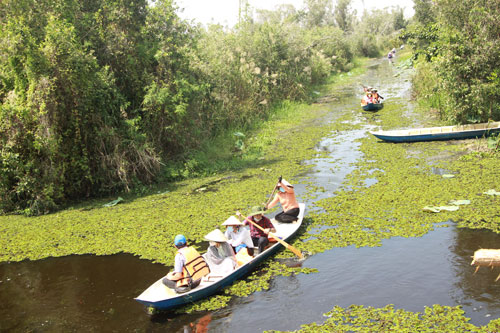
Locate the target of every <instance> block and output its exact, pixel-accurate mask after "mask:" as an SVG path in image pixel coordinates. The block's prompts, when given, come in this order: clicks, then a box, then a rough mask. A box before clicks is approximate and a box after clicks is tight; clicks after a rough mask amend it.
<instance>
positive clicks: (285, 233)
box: [135, 203, 305, 310]
mask: <svg viewBox="0 0 500 333" xmlns="http://www.w3.org/2000/svg"><path fill="white" fill-rule="evenodd" d="M299 209H300V213H299V215H298V220H297V221H296V222H293V223H279V222H277V221H275V220H274V219H273V220H272V223H273V225H274V227H275V229H276V232H275V233H274V235H276V236H277V237H279V238H280V239H281V240H283V241H288V240H289V239H290V238H292V237H293V236H294V235H295V234H296V233H297V231H298V230H299V228H300V226H301V225H302V220H303V218H304V212H305V204H304V203H300V204H299ZM282 247H283V245H282V244H281V243H280V242H276V243H274V244H273V243H271V245H270V246H269V247H268V248H267V249H266V250H264V251H263V252H262V253H259V254H257V255H256V256H255V257H253V258H252V259H251V260H250V261H248V262H246V263H244V264H242V265H241V266H238V267H236V269H235V270H234V271H232V272H231V273H229V274H227V275H225V276H221V275H220V274H218V273H213V272H211V273H209V274H208V275H206V276H205V277H203V278H202V280H201V282H200V284H199V285H198V286H197V287H196V288H194V289H191V290H190V291H188V292H186V293H180V294H179V293H177V292H175V291H174V290H173V289H171V288H168V287H167V286H165V285H164V284H163V282H162V280H163V277H162V278H161V279H159V280H158V281H156V282H155V283H153V284H152V285H151V286H150V287H149V288H148V289H146V290H145V291H144V292H143V293H142V294H140V295H139V296H138V297H136V298H135V300H136V301H138V302H139V303H142V304H144V305H146V306H150V307H153V308H154V309H158V310H170V309H174V308H176V307H180V306H183V305H186V304H189V303H193V302H195V301H198V300H200V299H202V298H206V297H209V296H211V295H213V294H215V293H217V292H218V291H220V290H222V289H223V288H225V287H227V286H229V285H231V284H233V282H235V281H236V280H238V279H241V278H243V277H244V276H246V275H247V274H249V273H250V272H252V271H253V270H254V269H255V267H257V265H259V264H260V263H261V262H262V261H264V260H266V259H267V258H269V257H270V256H271V255H273V254H275V253H276V252H277V251H278V250H279V249H280V248H282Z"/></svg>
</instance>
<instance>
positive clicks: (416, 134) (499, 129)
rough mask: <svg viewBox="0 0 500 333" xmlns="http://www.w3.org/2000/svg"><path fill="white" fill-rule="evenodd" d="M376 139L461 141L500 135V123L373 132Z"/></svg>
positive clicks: (389, 140) (391, 140)
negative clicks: (495, 134)
mask: <svg viewBox="0 0 500 333" xmlns="http://www.w3.org/2000/svg"><path fill="white" fill-rule="evenodd" d="M370 133H371V134H372V135H374V136H375V137H377V138H379V139H381V140H384V141H388V142H416V141H437V140H460V139H473V138H481V137H487V136H489V135H491V134H494V133H500V122H499V121H496V122H490V123H481V124H470V125H456V126H442V127H427V128H417V129H405V130H391V131H371V132H370Z"/></svg>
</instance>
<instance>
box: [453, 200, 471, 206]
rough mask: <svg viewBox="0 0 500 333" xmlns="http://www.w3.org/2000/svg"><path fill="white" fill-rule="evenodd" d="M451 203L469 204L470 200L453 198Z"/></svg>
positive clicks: (458, 204) (457, 204) (456, 204)
mask: <svg viewBox="0 0 500 333" xmlns="http://www.w3.org/2000/svg"><path fill="white" fill-rule="evenodd" d="M449 203H450V205H455V206H460V205H469V204H470V200H451V201H450V202H449Z"/></svg>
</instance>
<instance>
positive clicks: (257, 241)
mask: <svg viewBox="0 0 500 333" xmlns="http://www.w3.org/2000/svg"><path fill="white" fill-rule="evenodd" d="M263 214H264V210H263V208H262V207H259V206H254V207H252V209H251V211H250V215H249V216H248V219H250V220H251V221H252V222H254V223H255V224H257V225H259V226H260V227H261V228H262V229H263V230H261V229H259V228H257V227H256V226H255V225H254V224H253V223H250V222H248V221H247V220H246V219H245V221H244V222H243V223H244V224H245V225H249V226H250V236H251V237H252V242H253V244H254V246H257V247H258V249H259V253H262V252H264V250H265V248H266V246H267V245H268V244H269V239H268V238H267V237H268V234H269V232H276V229H275V228H274V225H273V224H272V222H271V220H270V219H269V218H267V217H265V216H264V215H263ZM236 215H237V216H239V217H241V216H242V215H241V213H240V212H236Z"/></svg>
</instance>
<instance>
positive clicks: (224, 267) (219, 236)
mask: <svg viewBox="0 0 500 333" xmlns="http://www.w3.org/2000/svg"><path fill="white" fill-rule="evenodd" d="M205 239H206V240H208V241H209V243H210V246H209V247H208V249H207V253H206V254H205V260H206V261H207V263H208V266H209V267H210V271H211V272H212V273H216V274H220V275H226V274H229V273H230V272H232V271H233V270H234V268H235V267H236V257H235V255H234V251H233V248H232V247H231V245H229V243H228V242H227V238H226V236H224V234H223V233H222V231H220V230H219V229H215V230H213V231H211V232H209V233H208V234H206V235H205Z"/></svg>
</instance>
